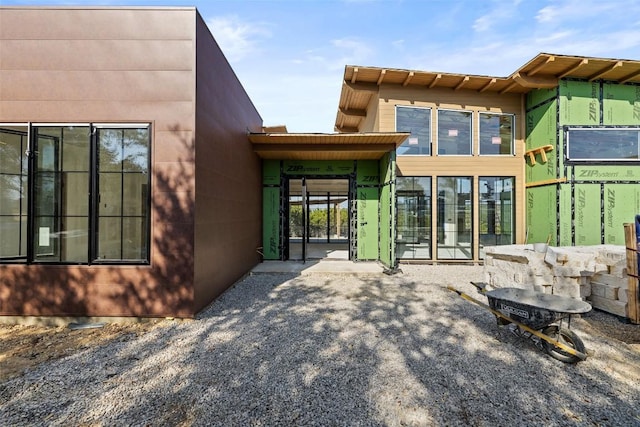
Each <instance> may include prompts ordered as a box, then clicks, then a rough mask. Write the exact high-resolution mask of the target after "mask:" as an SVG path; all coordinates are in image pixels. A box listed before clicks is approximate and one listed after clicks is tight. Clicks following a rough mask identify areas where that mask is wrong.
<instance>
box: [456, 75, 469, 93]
mask: <svg viewBox="0 0 640 427" xmlns="http://www.w3.org/2000/svg"><path fill="white" fill-rule="evenodd" d="M468 81H469V76H464V78H463V79H462V80H460V83H458V84H457V85H456V87H455V88H454V89H453V90H458V89H462V86H464V85H465V84H466V83H467V82H468Z"/></svg>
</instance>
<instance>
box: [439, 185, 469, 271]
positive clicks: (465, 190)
mask: <svg viewBox="0 0 640 427" xmlns="http://www.w3.org/2000/svg"><path fill="white" fill-rule="evenodd" d="M471 186H472V179H471V178H470V177H438V217H437V223H438V259H472V258H473V252H472V248H473V240H472V236H473V233H472V223H473V215H472V211H473V208H472V199H471V194H472V192H471Z"/></svg>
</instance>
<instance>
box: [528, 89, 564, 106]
mask: <svg viewBox="0 0 640 427" xmlns="http://www.w3.org/2000/svg"><path fill="white" fill-rule="evenodd" d="M556 95H557V91H556V89H555V88H553V89H534V90H532V91H531V92H529V93H528V94H527V100H526V103H525V107H526V109H527V110H530V109H532V108H533V107H535V106H537V105H538V104H542V103H545V102H547V101H549V100H550V99H555V98H556Z"/></svg>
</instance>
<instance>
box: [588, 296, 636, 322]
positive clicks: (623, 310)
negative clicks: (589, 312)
mask: <svg viewBox="0 0 640 427" xmlns="http://www.w3.org/2000/svg"><path fill="white" fill-rule="evenodd" d="M589 299H590V301H591V305H593V307H594V308H597V309H599V310H602V311H606V312H607V313H611V314H615V315H616V316H621V317H627V303H625V302H622V301H613V300H610V299H606V298H602V297H599V296H596V295H591V297H590V298H589Z"/></svg>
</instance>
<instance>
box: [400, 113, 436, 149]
mask: <svg viewBox="0 0 640 427" xmlns="http://www.w3.org/2000/svg"><path fill="white" fill-rule="evenodd" d="M396 131H397V132H410V133H411V135H410V136H409V138H407V139H406V140H405V141H404V142H403V143H402V145H401V146H400V147H398V149H397V151H396V153H397V154H399V155H412V154H414V155H415V154H422V155H427V156H428V155H431V109H430V108H415V107H403V106H396Z"/></svg>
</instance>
